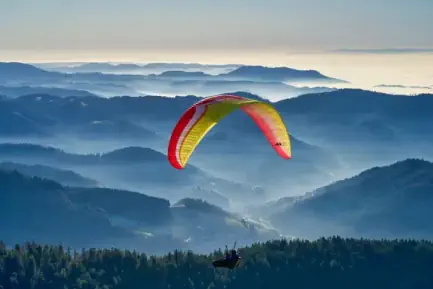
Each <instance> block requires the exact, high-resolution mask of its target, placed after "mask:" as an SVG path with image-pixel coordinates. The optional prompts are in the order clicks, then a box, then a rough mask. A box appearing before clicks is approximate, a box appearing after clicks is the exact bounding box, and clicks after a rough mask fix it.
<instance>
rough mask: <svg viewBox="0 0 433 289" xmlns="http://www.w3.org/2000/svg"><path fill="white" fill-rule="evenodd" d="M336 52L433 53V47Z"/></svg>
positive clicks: (344, 50) (344, 49) (343, 51)
mask: <svg viewBox="0 0 433 289" xmlns="http://www.w3.org/2000/svg"><path fill="white" fill-rule="evenodd" d="M332 52H336V53H368V54H408V53H410V54H412V53H433V48H378V49H350V48H342V49H336V50H333V51H332Z"/></svg>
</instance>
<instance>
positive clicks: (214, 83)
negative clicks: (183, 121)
mask: <svg viewBox="0 0 433 289" xmlns="http://www.w3.org/2000/svg"><path fill="white" fill-rule="evenodd" d="M40 67H41V68H39V67H36V66H32V65H30V64H23V63H0V85H3V86H5V88H4V90H13V89H15V90H16V86H19V85H21V86H30V87H35V88H34V89H33V91H32V93H36V92H38V90H39V91H41V90H42V88H41V87H52V88H56V89H59V90H60V89H63V90H71V92H70V93H69V94H68V96H74V95H75V96H76V95H77V94H80V95H82V94H83V93H82V92H74V91H73V90H79V91H82V90H84V91H88V92H89V93H92V94H97V95H101V96H105V97H112V96H118V95H131V96H142V95H172V96H174V95H186V94H194V95H200V96H206V95H210V94H220V93H224V92H227V91H237V90H243V91H247V92H251V93H256V94H266V95H268V97H269V98H275V99H281V98H287V97H293V96H297V95H301V94H303V93H309V92H321V91H329V90H332V88H328V87H313V88H309V87H295V86H292V85H289V84H287V82H288V81H291V80H293V81H296V82H300V81H301V82H302V81H306V82H307V81H312V80H314V81H315V82H318V83H319V82H323V84H332V83H340V82H342V81H341V80H338V79H334V78H330V77H327V76H325V75H322V74H320V73H319V72H317V71H313V70H307V71H302V70H296V69H291V68H285V67H263V66H236V67H232V66H230V65H229V66H228V67H232V68H233V70H232V71H229V72H225V71H226V70H223V71H221V73H217V74H207V73H204V72H202V71H200V70H198V71H197V70H195V71H184V70H181V71H179V70H174V71H173V70H164V69H166V68H170V67H172V68H173V67H174V68H175V67H176V66H173V65H171V64H163V63H162V64H158V63H156V64H149V66H148V68H149V69H154V70H156V71H158V69H159V70H160V71H161V73H159V74H152V73H150V74H148V75H147V74H128V73H127V71H128V69H132V71H135V72H136V68H137V67H138V68H140V67H141V66H137V65H136V64H131V65H129V64H119V65H112V64H109V63H99V64H83V65H82V66H78V70H77V67H69V68H66V70H65V69H62V68H61V67H58V66H57V67H51V68H49V69H50V70H45V69H48V68H46V66H44V65H42V66H40ZM80 67H84V69H79V68H80ZM152 67H153V68H152ZM177 67H182V65H178V66H177ZM193 67H194V66H193ZM196 67H201V66H196ZM205 67H206V66H205ZM209 67H213V66H209ZM217 67H218V66H217ZM221 67H225V66H221ZM42 68H44V69H42ZM107 68H108V71H107ZM117 69H120V71H121V72H122V71H123V73H115V74H112V73H110V72H113V71H116V70H117ZM125 69H126V70H125ZM140 69H141V68H140ZM146 69H147V68H146ZM146 69H145V70H146ZM161 69H162V70H161ZM197 69H199V68H197ZM71 70H72V71H71ZM74 70H76V71H74ZM21 71H22V77H21V76H20V77H18V75H20V72H21ZM0 91H1V90H0ZM30 91H31V90H30V89H29V92H30ZM9 93H10V92H9ZM65 93H66V91H65V92H62V93H59V95H60V94H61V95H64V94H65Z"/></svg>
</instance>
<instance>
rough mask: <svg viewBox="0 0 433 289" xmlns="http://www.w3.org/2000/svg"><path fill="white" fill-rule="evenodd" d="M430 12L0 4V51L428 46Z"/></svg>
mask: <svg viewBox="0 0 433 289" xmlns="http://www.w3.org/2000/svg"><path fill="white" fill-rule="evenodd" d="M432 11H433V1H432V0H411V1H409V0H302V1H300V0H218V1H210V0H182V1H180V0H73V1H71V0H0V37H1V38H0V50H2V51H14V50H15V51H18V50H26V51H48V50H51V51H53V50H55V51H58V50H60V51H61V50H64V51H75V50H81V51H137V50H138V51H150V52H152V51H153V52H155V51H162V52H164V51H169V52H173V51H187V52H188V51H189V52H190V51H198V52H200V51H219V52H225V51H227V52H230V51H269V52H275V51H278V52H283V51H287V52H290V51H295V52H299V51H328V50H333V49H345V48H351V49H367V48H368V49H370V48H407V47H409V48H425V47H427V48H433V35H432V31H433V17H431V13H432Z"/></svg>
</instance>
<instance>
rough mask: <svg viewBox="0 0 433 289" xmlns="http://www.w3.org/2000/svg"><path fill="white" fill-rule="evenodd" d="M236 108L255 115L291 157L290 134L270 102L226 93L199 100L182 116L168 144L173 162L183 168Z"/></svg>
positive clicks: (279, 149)
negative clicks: (203, 142) (212, 130)
mask: <svg viewBox="0 0 433 289" xmlns="http://www.w3.org/2000/svg"><path fill="white" fill-rule="evenodd" d="M237 109H241V110H243V111H244V112H245V113H246V114H248V115H249V116H250V118H252V119H253V121H254V122H255V123H256V124H257V126H258V127H259V128H260V130H261V131H262V132H263V134H264V135H265V137H266V138H267V140H268V142H269V143H270V144H271V146H272V147H273V148H274V150H275V151H276V152H277V154H278V155H279V156H280V157H282V158H283V159H290V158H291V146H290V139H289V134H288V132H287V129H286V126H285V125H284V123H283V120H282V119H281V116H280V115H279V113H278V112H277V111H276V110H275V108H273V106H272V105H271V104H269V103H266V102H263V101H259V100H255V99H250V98H246V97H241V96H237V95H231V94H225V95H216V96H211V97H208V98H205V99H203V100H200V101H198V102H197V103H195V104H193V105H192V106H191V107H190V108H189V109H187V110H186V111H185V113H184V114H183V115H182V116H181V118H180V119H179V121H178V122H177V124H176V126H175V128H174V129H173V132H172V134H171V137H170V141H169V144H168V160H169V162H170V164H171V165H172V166H173V167H174V168H176V169H178V170H181V169H183V168H184V167H185V166H186V164H187V162H188V160H189V158H190V157H191V155H192V153H193V151H194V149H195V148H196V147H197V145H198V144H199V143H200V141H201V140H202V139H203V137H204V136H205V135H206V134H207V133H208V132H209V131H210V130H211V129H212V127H214V126H215V125H216V124H217V123H218V122H219V121H220V120H221V119H223V118H224V117H225V116H227V115H228V114H230V113H231V112H233V111H235V110H237Z"/></svg>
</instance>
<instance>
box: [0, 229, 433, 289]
mask: <svg viewBox="0 0 433 289" xmlns="http://www.w3.org/2000/svg"><path fill="white" fill-rule="evenodd" d="M239 253H240V255H241V256H242V263H241V265H240V267H239V268H237V269H235V270H233V271H228V270H224V269H214V268H213V267H212V266H211V262H212V260H214V259H216V258H221V257H223V252H222V251H221V250H218V251H215V252H212V253H211V254H208V255H199V254H195V253H193V252H191V251H186V252H185V251H174V252H170V253H168V254H166V255H165V256H149V255H146V254H145V253H139V252H135V251H128V250H120V249H116V248H113V249H83V250H81V251H76V250H72V249H70V248H66V247H63V246H60V245H56V246H54V245H42V244H37V243H34V242H32V243H25V244H23V245H15V247H14V248H7V246H6V245H5V244H4V243H0V288H1V289H70V288H86V289H87V288H89V289H95V288H100V289H114V288H119V289H135V288H136V289H145V288H149V289H159V288H161V289H187V288H188V289H217V288H221V289H223V288H224V289H240V288H248V289H263V288H273V289H275V288H276V289H279V288H308V289H315V288H321V289H323V288H337V289H338V288H341V289H347V288H351V289H358V288H359V289H361V288H362V289H367V288H368V289H369V288H382V289H386V288H393V289H395V288H402V289H403V288H408V289H409V288H411V289H414V288H416V289H423V288H426V289H427V288H428V289H431V288H433V244H432V243H431V242H429V241H415V240H368V239H345V238H341V237H330V238H321V239H318V240H315V241H307V240H275V241H268V242H265V243H257V244H253V245H251V246H248V247H245V248H241V249H240V250H239ZM271 286H272V287H271Z"/></svg>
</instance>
